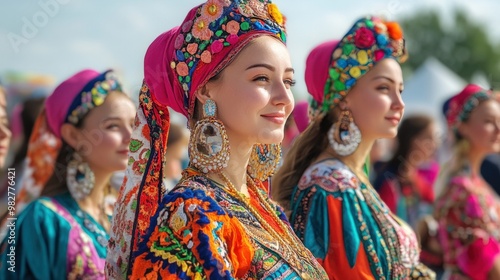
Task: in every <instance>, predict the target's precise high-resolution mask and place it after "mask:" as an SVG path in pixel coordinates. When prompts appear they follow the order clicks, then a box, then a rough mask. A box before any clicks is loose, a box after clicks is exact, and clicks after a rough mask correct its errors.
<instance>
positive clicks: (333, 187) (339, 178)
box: [298, 158, 360, 192]
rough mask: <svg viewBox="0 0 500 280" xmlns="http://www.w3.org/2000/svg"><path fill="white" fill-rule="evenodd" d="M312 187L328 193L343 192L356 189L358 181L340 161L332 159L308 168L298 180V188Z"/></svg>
mask: <svg viewBox="0 0 500 280" xmlns="http://www.w3.org/2000/svg"><path fill="white" fill-rule="evenodd" d="M313 185H315V186H318V187H320V188H322V189H324V190H326V191H329V192H338V191H340V192H344V191H346V190H349V189H356V188H358V187H359V185H360V181H359V180H358V178H357V177H356V175H355V174H354V173H353V172H352V171H351V170H350V169H349V167H347V166H346V165H345V164H344V163H343V162H342V161H340V160H338V159H334V158H332V159H325V160H322V161H319V162H317V163H315V164H313V165H311V166H310V167H308V168H307V169H306V171H305V172H304V174H303V175H302V177H301V178H300V181H299V184H298V188H299V189H302V190H303V189H307V188H309V187H311V186H313Z"/></svg>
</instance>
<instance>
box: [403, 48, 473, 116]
mask: <svg viewBox="0 0 500 280" xmlns="http://www.w3.org/2000/svg"><path fill="white" fill-rule="evenodd" d="M465 85H466V82H465V81H464V80H463V79H462V78H460V77H459V76H458V75H457V74H455V73H454V72H453V71H451V70H450V69H448V68H447V67H446V66H444V65H443V64H442V63H441V62H439V60H437V59H436V58H434V57H429V58H428V59H427V60H425V62H424V63H423V64H422V65H421V66H420V67H419V68H418V69H417V70H416V71H415V72H414V74H413V75H412V76H411V77H410V78H409V79H408V81H407V82H405V90H404V94H403V100H404V102H405V104H406V109H405V115H407V116H408V115H411V114H413V113H425V114H429V115H431V116H432V117H434V118H436V120H440V121H444V118H443V115H442V107H443V103H444V102H445V101H446V100H447V99H448V98H450V97H451V96H453V95H454V94H457V93H458V92H460V91H461V90H462V89H463V88H464V87H465ZM443 124H444V123H443Z"/></svg>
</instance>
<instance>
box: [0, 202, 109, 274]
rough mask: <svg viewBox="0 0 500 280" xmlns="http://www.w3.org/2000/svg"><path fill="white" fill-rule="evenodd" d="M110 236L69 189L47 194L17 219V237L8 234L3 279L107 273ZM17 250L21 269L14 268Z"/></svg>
mask: <svg viewBox="0 0 500 280" xmlns="http://www.w3.org/2000/svg"><path fill="white" fill-rule="evenodd" d="M9 222H11V221H9ZM8 225H10V223H9V224H8ZM12 234H14V232H13V233H12ZM12 240H14V242H15V243H14V242H13V241H12ZM107 240H108V235H107V233H106V231H105V230H104V228H103V227H102V226H101V225H100V224H99V223H97V222H96V221H95V220H94V219H92V217H91V216H90V215H88V214H87V213H85V212H84V211H82V210H81V209H80V207H79V206H78V204H77V203H76V201H75V200H74V199H73V198H72V197H71V195H70V194H69V193H65V194H61V195H58V196H54V197H52V198H48V197H41V198H39V199H37V200H35V201H33V202H32V203H30V204H29V205H28V206H27V207H26V208H25V209H24V211H23V212H22V213H21V214H20V215H19V216H18V217H17V220H15V235H14V239H9V235H8V236H7V237H6V238H5V239H4V240H3V242H2V244H1V255H0V259H1V263H0V279H104V264H105V259H106V244H107ZM11 246H13V247H14V248H12V247H11ZM12 249H14V250H12ZM11 250H12V251H14V252H15V272H12V271H10V270H9V267H11V266H10V265H9V263H8V261H9V260H10V259H11V258H10V255H11V254H12V253H11ZM9 254H10V255H9Z"/></svg>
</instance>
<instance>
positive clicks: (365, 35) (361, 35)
mask: <svg viewBox="0 0 500 280" xmlns="http://www.w3.org/2000/svg"><path fill="white" fill-rule="evenodd" d="M354 44H355V45H356V47H358V48H361V49H368V48H370V47H371V46H373V44H375V37H374V36H373V32H372V31H371V30H370V29H368V28H366V27H361V28H360V29H358V30H357V31H356V34H355V35H354Z"/></svg>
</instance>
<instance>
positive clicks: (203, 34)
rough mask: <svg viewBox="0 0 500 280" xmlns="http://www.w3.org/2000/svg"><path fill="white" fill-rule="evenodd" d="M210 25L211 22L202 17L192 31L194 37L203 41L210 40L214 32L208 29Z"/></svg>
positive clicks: (197, 20) (195, 23)
mask: <svg viewBox="0 0 500 280" xmlns="http://www.w3.org/2000/svg"><path fill="white" fill-rule="evenodd" d="M209 24H210V21H208V20H207V19H205V18H202V17H200V18H198V19H196V21H195V22H194V25H193V29H192V31H191V32H192V33H193V36H194V37H195V38H197V39H200V40H203V41H206V40H209V39H210V37H212V30H210V29H209V28H208V25H209Z"/></svg>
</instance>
